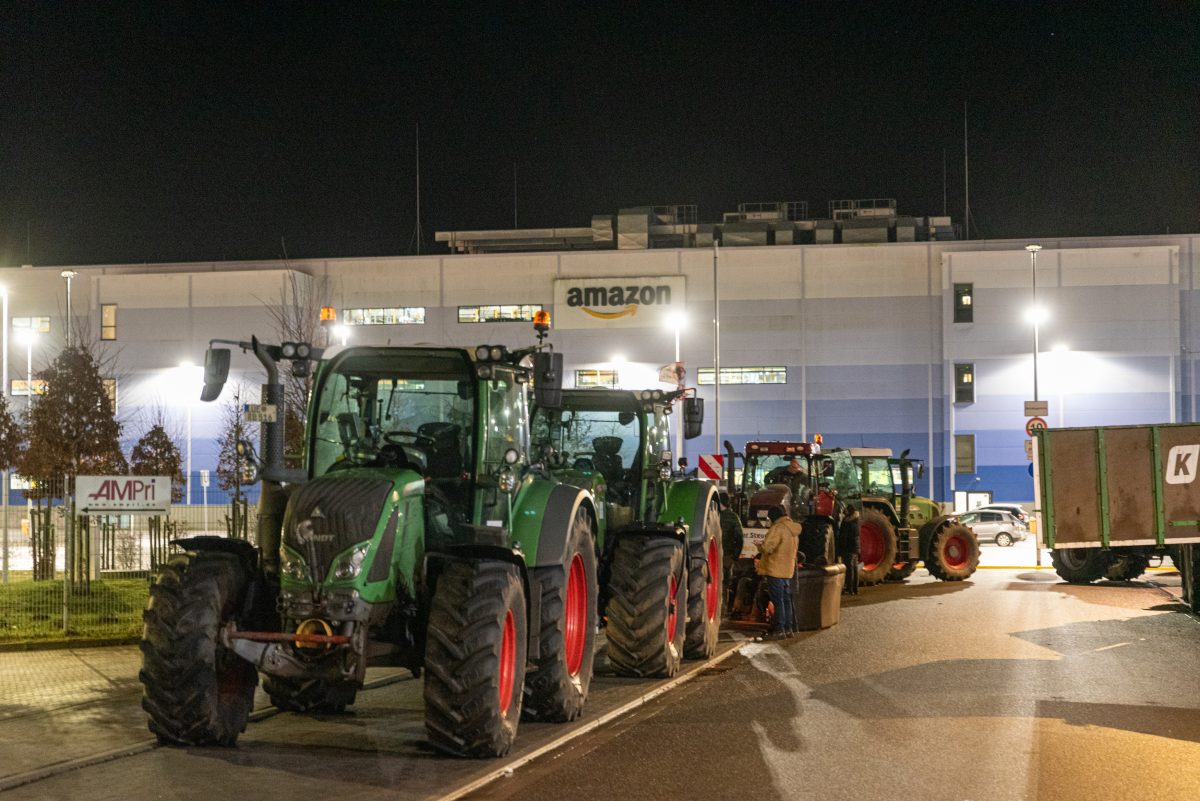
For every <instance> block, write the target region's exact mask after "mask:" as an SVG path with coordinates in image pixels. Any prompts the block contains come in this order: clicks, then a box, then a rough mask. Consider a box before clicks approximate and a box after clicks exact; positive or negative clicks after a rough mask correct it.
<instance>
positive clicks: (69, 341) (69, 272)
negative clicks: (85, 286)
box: [59, 270, 79, 348]
mask: <svg viewBox="0 0 1200 801" xmlns="http://www.w3.org/2000/svg"><path fill="white" fill-rule="evenodd" d="M59 275H61V276H62V277H63V278H65V279H67V347H68V348H71V347H74V346H75V340H74V339H73V338H72V332H71V318H72V317H73V316H74V315H72V314H71V279H72V278H74V277H75V276H77V275H79V273H77V272H75V271H74V270H63V271H62V272H61V273H59Z"/></svg>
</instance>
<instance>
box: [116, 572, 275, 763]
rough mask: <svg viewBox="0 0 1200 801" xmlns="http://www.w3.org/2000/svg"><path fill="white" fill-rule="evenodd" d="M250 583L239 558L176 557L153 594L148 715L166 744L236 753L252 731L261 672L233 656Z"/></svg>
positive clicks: (145, 664)
mask: <svg viewBox="0 0 1200 801" xmlns="http://www.w3.org/2000/svg"><path fill="white" fill-rule="evenodd" d="M248 581H249V576H248V575H247V573H246V569H245V566H244V565H243V563H242V562H241V561H240V560H239V559H238V557H237V556H235V555H233V554H229V553H212V552H205V551H200V552H198V553H194V554H177V555H175V556H172V557H171V559H170V561H168V562H167V564H166V565H164V566H163V567H162V568H160V569H159V572H158V575H157V576H156V577H155V580H154V584H153V585H151V587H150V602H149V604H148V605H147V607H146V611H145V613H144V614H143V615H142V620H143V621H144V626H143V629H142V643H141V650H142V669H141V672H140V673H139V674H138V678H139V679H140V680H141V682H142V690H143V694H142V708H143V709H145V710H146V713H147V714H148V715H149V716H150V731H152V732H154V734H155V736H157V737H158V741H159V742H160V743H162V744H164V745H181V746H185V745H224V746H232V745H234V744H235V743H236V742H237V738H238V735H239V734H241V733H242V732H243V731H245V729H246V721H247V720H249V718H250V711H251V709H252V708H253V706H254V688H255V687H256V686H257V685H258V673H257V672H256V671H255V669H254V666H253V665H251V664H250V663H249V662H247V661H245V660H244V659H242V658H241V657H239V656H237V655H236V654H234V653H233V652H232V651H230V650H228V649H226V648H225V647H224V646H223V645H221V642H220V629H221V626H222V625H223V624H225V623H228V622H230V621H231V620H233V619H234V617H235V615H236V613H237V610H238V609H239V607H240V604H241V600H242V596H243V594H244V591H245V587H246V584H247V583H248Z"/></svg>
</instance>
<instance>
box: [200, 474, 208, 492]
mask: <svg viewBox="0 0 1200 801" xmlns="http://www.w3.org/2000/svg"><path fill="white" fill-rule="evenodd" d="M200 486H202V487H204V488H205V489H208V471H207V470H201V471H200Z"/></svg>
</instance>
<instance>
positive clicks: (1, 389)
mask: <svg viewBox="0 0 1200 801" xmlns="http://www.w3.org/2000/svg"><path fill="white" fill-rule="evenodd" d="M0 324H2V325H3V326H4V328H3V333H0V339H2V340H3V342H2V343H0V348H2V349H3V351H4V355H3V357H2V361H3V367H2V368H0V375H2V376H3V377H2V378H0V382H2V383H0V396H2V397H4V398H5V399H6V400H7V399H8V287H4V286H0ZM0 515H3V516H4V524H3V527H4V537H3V541H2V542H0V547H3V548H4V553H3V557H4V565H3V568H4V570H3V578H4V583H5V584H7V583H8V471H7V470H0Z"/></svg>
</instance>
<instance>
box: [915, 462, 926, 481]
mask: <svg viewBox="0 0 1200 801" xmlns="http://www.w3.org/2000/svg"><path fill="white" fill-rule="evenodd" d="M917 478H925V463H924V462H920V463H918V464H917Z"/></svg>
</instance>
